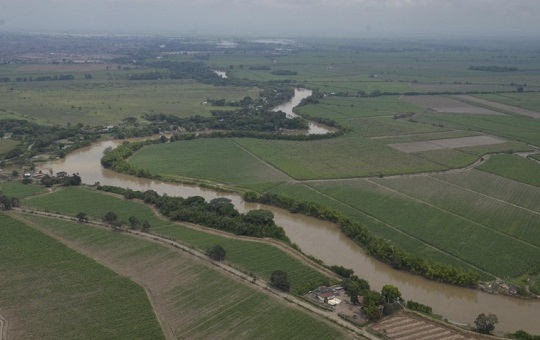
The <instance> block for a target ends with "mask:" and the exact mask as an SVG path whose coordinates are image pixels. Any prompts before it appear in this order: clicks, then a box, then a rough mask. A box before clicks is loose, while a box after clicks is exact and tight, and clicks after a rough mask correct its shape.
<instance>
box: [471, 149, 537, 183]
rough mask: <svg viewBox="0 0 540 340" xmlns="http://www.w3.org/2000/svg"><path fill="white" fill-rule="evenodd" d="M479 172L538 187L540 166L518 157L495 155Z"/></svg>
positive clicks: (481, 166)
mask: <svg viewBox="0 0 540 340" xmlns="http://www.w3.org/2000/svg"><path fill="white" fill-rule="evenodd" d="M478 169H479V170H482V171H486V172H489V173H492V174H495V175H499V176H503V177H506V178H510V179H513V180H516V181H519V182H523V183H527V184H530V185H534V186H537V187H540V164H538V163H537V162H535V161H532V160H529V159H526V158H523V157H521V156H518V155H496V156H493V157H491V158H490V159H489V160H488V161H487V162H486V163H484V164H482V165H480V166H479V167H478Z"/></svg>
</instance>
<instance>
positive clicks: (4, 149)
mask: <svg viewBox="0 0 540 340" xmlns="http://www.w3.org/2000/svg"><path fill="white" fill-rule="evenodd" d="M18 144H19V142H17V141H15V140H13V139H0V156H3V155H5V154H7V153H8V152H9V151H11V150H13V149H15V148H16V147H17V145H18Z"/></svg>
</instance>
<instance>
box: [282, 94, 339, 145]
mask: <svg viewBox="0 0 540 340" xmlns="http://www.w3.org/2000/svg"><path fill="white" fill-rule="evenodd" d="M312 93H313V92H312V91H311V90H307V89H301V88H296V89H294V97H293V98H292V99H291V100H290V101H288V102H286V103H284V104H281V105H278V106H276V107H275V108H274V109H273V111H283V112H285V114H286V115H287V118H291V119H292V118H296V117H300V116H299V115H297V114H296V113H294V112H293V108H295V107H296V106H298V104H300V102H301V101H302V99H304V98H307V97H309V96H311V94H312ZM308 124H309V127H308V132H307V133H308V135H324V134H327V133H332V132H335V131H337V129H335V128H333V127H330V126H326V125H324V124H319V123H316V122H312V121H308Z"/></svg>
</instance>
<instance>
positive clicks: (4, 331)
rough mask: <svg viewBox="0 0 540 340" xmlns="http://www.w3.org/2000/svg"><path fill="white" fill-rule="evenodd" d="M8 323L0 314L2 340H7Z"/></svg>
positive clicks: (0, 339)
mask: <svg viewBox="0 0 540 340" xmlns="http://www.w3.org/2000/svg"><path fill="white" fill-rule="evenodd" d="M7 331H8V323H7V320H6V319H5V318H4V317H3V316H2V315H1V314H0V340H7Z"/></svg>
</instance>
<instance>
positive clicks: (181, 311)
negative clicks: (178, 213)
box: [25, 200, 343, 339]
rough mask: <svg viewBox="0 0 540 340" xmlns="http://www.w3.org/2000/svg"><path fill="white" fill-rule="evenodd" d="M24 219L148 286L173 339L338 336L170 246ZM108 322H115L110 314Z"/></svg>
mask: <svg viewBox="0 0 540 340" xmlns="http://www.w3.org/2000/svg"><path fill="white" fill-rule="evenodd" d="M119 201H122V200H119ZM128 203H129V202H128ZM141 210H142V209H141ZM25 218H28V219H31V220H33V221H34V222H35V223H38V224H39V225H40V226H41V227H43V228H46V229H47V230H48V231H49V232H51V233H52V234H53V235H55V236H56V237H58V238H60V239H62V240H65V242H68V243H69V244H73V245H74V246H76V247H77V248H78V249H81V250H84V251H85V252H87V253H88V254H90V255H91V256H92V257H93V258H96V259H100V260H105V261H106V262H107V265H108V266H110V267H111V268H114V269H115V270H116V271H118V272H123V273H129V275H130V276H131V277H134V278H137V280H139V281H140V282H141V283H142V284H143V285H145V286H146V287H149V288H150V289H151V290H152V291H153V293H154V294H153V295H154V301H153V302H154V303H155V304H158V306H159V308H160V311H161V315H162V317H163V318H164V319H165V321H166V322H167V324H168V325H169V327H170V328H171V330H172V332H173V333H174V334H175V336H176V337H178V338H208V339H211V338H216V337H224V338H248V339H253V338H257V339H258V338H261V339H266V338H268V339H288V338H294V337H297V336H298V335H299V334H301V335H302V337H305V336H306V337H323V338H328V339H341V338H343V333H341V332H340V331H338V330H337V329H336V328H335V327H334V326H333V325H329V324H327V323H325V322H323V321H321V320H319V319H315V318H313V317H311V316H309V315H307V314H306V313H305V312H303V311H299V310H297V309H292V308H290V307H288V306H287V305H286V304H284V303H283V302H281V301H276V300H275V298H274V297H271V296H268V295H266V294H264V293H261V292H260V291H259V290H258V289H255V288H251V287H248V286H246V285H245V284H243V283H240V282H238V281H237V280H235V279H233V278H231V277H229V276H228V275H226V274H222V273H221V272H218V271H216V270H215V269H214V268H213V266H209V265H207V264H204V263H201V262H200V261H198V260H196V259H194V258H193V257H192V256H191V255H188V254H185V253H183V252H179V251H177V250H176V249H174V248H172V247H166V246H164V245H161V244H158V243H154V242H150V241H147V240H143V239H140V238H136V237H132V236H130V235H126V234H124V233H118V232H111V231H110V230H107V229H104V228H97V227H90V226H88V225H87V224H81V223H77V222H69V221H62V220H57V219H48V218H42V217H37V216H31V215H28V216H25ZM111 301H112V299H111ZM118 306H122V307H123V306H124V304H119V305H118ZM246 315H249V316H250V317H249V318H246ZM110 321H111V322H113V321H114V322H117V321H116V318H114V317H111V318H110ZM62 322H65V320H62ZM92 324H94V325H96V327H97V326H99V327H102V325H101V324H97V323H92ZM141 324H144V323H141ZM277 325H279V327H278V326H277ZM131 327H133V325H131ZM103 329H106V328H103ZM133 337H136V336H133Z"/></svg>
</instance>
